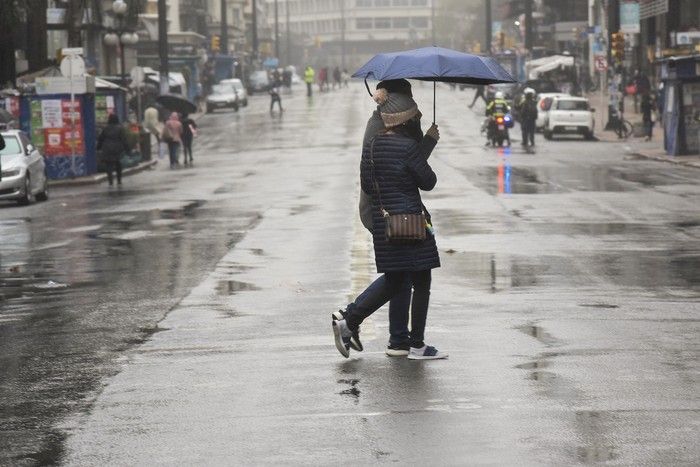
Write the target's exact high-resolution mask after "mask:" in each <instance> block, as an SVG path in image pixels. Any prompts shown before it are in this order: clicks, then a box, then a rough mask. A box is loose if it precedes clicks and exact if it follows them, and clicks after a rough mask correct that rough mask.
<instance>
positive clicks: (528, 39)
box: [525, 0, 532, 53]
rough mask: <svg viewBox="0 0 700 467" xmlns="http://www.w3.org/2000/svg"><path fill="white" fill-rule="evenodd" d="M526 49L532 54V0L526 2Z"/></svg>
mask: <svg viewBox="0 0 700 467" xmlns="http://www.w3.org/2000/svg"><path fill="white" fill-rule="evenodd" d="M525 49H526V50H527V51H529V52H530V53H532V0H525Z"/></svg>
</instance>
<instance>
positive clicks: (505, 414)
mask: <svg viewBox="0 0 700 467" xmlns="http://www.w3.org/2000/svg"><path fill="white" fill-rule="evenodd" d="M415 94H416V99H417V100H418V102H419V105H420V106H421V109H422V111H423V114H424V115H425V117H424V119H425V122H424V127H426V126H427V121H428V120H429V118H430V114H431V111H430V107H431V106H432V86H430V85H423V86H420V85H419V87H417V89H415ZM471 96H472V95H471V93H470V92H459V91H454V92H452V91H450V90H449V89H448V88H447V87H439V89H438V96H437V99H438V101H437V121H438V123H439V124H440V129H441V135H442V138H441V140H440V142H439V144H438V147H437V148H436V150H435V152H434V153H433V156H432V157H431V164H432V166H433V168H434V169H435V171H436V172H437V174H438V185H437V187H436V189H435V190H434V191H433V192H431V193H428V194H426V195H425V197H424V198H425V202H426V204H427V206H428V207H429V209H430V210H431V213H432V214H433V217H434V221H435V227H436V230H437V235H438V246H439V248H440V253H441V258H442V263H443V267H442V268H440V269H439V270H436V271H435V273H434V276H433V288H432V292H433V293H432V300H431V309H430V314H429V319H428V329H427V332H426V335H427V339H428V342H429V343H430V344H431V345H435V346H437V347H438V348H440V349H441V350H444V351H447V352H448V353H449V354H450V358H449V359H448V360H445V361H435V362H410V361H407V360H405V359H390V358H388V357H386V356H384V354H383V349H384V345H385V342H386V339H387V334H388V327H387V319H386V311H385V309H382V310H380V311H379V312H377V313H376V314H375V315H373V316H372V318H371V319H370V320H368V321H367V322H365V323H364V325H363V327H362V334H363V341H364V344H365V348H366V350H365V351H364V352H363V353H361V354H360V353H352V354H351V358H350V359H347V360H346V359H344V358H342V357H341V356H340V355H339V354H338V353H337V351H336V350H335V346H334V345H333V340H332V335H331V331H330V323H329V321H330V316H329V314H330V313H331V312H333V311H335V310H336V309H337V308H338V307H341V306H344V305H345V303H346V302H347V300H348V299H349V298H350V297H351V296H354V295H355V294H357V293H358V292H360V291H361V290H362V289H363V288H364V286H365V285H366V284H367V283H368V281H370V280H372V279H373V278H374V277H375V272H374V268H373V261H372V257H371V244H370V242H369V240H370V239H369V238H368V235H367V234H366V232H365V231H364V230H363V229H362V227H361V225H360V223H359V219H358V218H357V215H356V205H357V192H358V189H359V187H358V181H357V172H358V161H359V141H360V139H361V137H362V133H363V131H364V124H365V122H366V119H367V117H368V115H369V114H370V112H371V110H372V101H371V100H370V99H369V97H368V96H367V94H366V91H365V89H364V86H363V85H362V84H361V83H353V85H352V87H351V88H350V89H347V90H342V91H336V92H331V93H327V94H323V95H321V94H319V93H316V94H315V95H314V97H313V99H312V100H307V99H306V97H305V96H304V95H303V90H301V89H298V88H297V89H295V93H294V95H293V96H283V104H284V106H285V112H284V114H283V115H280V114H279V113H275V114H272V115H271V114H270V113H269V112H268V111H267V110H268V104H269V100H268V98H267V97H266V96H254V97H253V99H252V100H251V103H250V106H249V107H248V108H246V109H242V110H241V112H239V113H238V114H235V113H232V112H224V111H221V112H218V113H216V114H214V115H206V116H204V117H203V118H202V119H201V120H200V121H199V123H200V127H201V132H200V134H201V135H202V137H201V138H200V139H199V140H198V141H197V146H196V148H195V159H196V160H195V166H194V167H191V168H187V169H182V170H177V171H170V170H169V169H167V168H166V167H165V164H162V163H161V164H159V165H158V166H157V167H156V169H155V170H151V171H147V172H143V173H140V174H137V175H134V176H131V177H128V178H126V179H125V187H124V188H123V189H122V190H111V191H110V190H108V189H107V187H106V186H104V185H95V186H87V187H61V188H56V189H54V190H53V192H52V193H51V199H50V201H49V202H47V203H40V204H36V205H33V206H30V207H16V206H14V205H11V204H7V205H5V204H3V205H0V238H1V239H2V243H1V244H2V247H1V249H0V465H12V466H15V465H19V466H22V465H76V466H83V465H90V466H92V465H143V466H150V465H280V464H281V465H300V466H302V465H303V466H306V465H334V464H338V463H341V462H342V463H345V462H347V463H354V464H357V465H375V464H385V463H386V464H389V463H393V464H397V463H398V464H399V465H401V464H407V463H409V462H410V463H413V464H424V465H553V466H555V465H556V466H560V465H585V464H592V463H601V462H605V463H606V465H697V460H698V459H700V448H699V447H698V444H697V439H699V438H700V416H699V415H700V403H699V402H700V396H698V394H700V391H699V389H700V385H699V384H698V383H699V381H698V380H699V374H700V373H699V364H698V356H699V355H698V352H699V347H700V346H699V344H698V339H697V336H698V331H699V330H700V326H699V315H698V311H699V310H700V305H698V295H699V294H700V263H699V262H698V256H699V248H698V238H699V237H700V216H698V214H699V211H700V208H698V198H699V196H698V195H699V194H700V188H698V184H697V180H698V177H699V176H700V171H697V170H695V169H689V168H685V167H680V166H674V165H669V164H663V163H660V162H655V161H648V160H645V159H641V158H637V157H634V156H630V155H626V154H625V150H624V147H623V145H621V144H619V143H607V142H602V141H601V142H584V141H582V140H579V139H578V138H575V137H572V138H560V139H556V140H555V141H552V142H549V141H544V140H543V139H542V138H541V137H539V139H538V144H537V146H536V149H535V150H534V151H525V150H523V149H522V148H520V147H519V145H518V144H517V143H519V138H518V135H517V132H515V133H514V134H513V137H514V140H516V141H515V143H516V144H514V147H513V148H511V149H495V148H485V147H483V138H482V137H481V136H480V135H479V134H478V128H479V121H480V117H479V116H478V115H477V114H476V113H475V112H472V111H469V110H466V108H465V102H467V103H468V102H471ZM476 109H477V108H476V107H475V110H476Z"/></svg>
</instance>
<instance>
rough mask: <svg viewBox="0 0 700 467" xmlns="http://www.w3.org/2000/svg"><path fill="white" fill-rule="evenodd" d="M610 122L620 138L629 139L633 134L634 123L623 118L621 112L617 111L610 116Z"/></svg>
mask: <svg viewBox="0 0 700 467" xmlns="http://www.w3.org/2000/svg"><path fill="white" fill-rule="evenodd" d="M610 123H611V126H612V127H613V131H615V134H616V135H617V137H618V138H620V139H627V138H629V137H630V136H632V124H631V123H630V122H629V120H625V119H624V118H622V114H620V113H619V112H617V111H616V112H615V113H613V114H612V115H611V116H610Z"/></svg>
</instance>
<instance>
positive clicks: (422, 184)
mask: <svg viewBox="0 0 700 467" xmlns="http://www.w3.org/2000/svg"><path fill="white" fill-rule="evenodd" d="M372 141H374V173H375V176H376V179H377V183H378V185H379V189H380V191H381V198H382V204H383V206H384V209H386V210H387V211H388V212H389V213H390V214H405V213H420V212H421V209H422V206H423V202H422V200H421V197H420V192H419V190H426V191H428V190H432V189H433V187H435V183H436V182H437V176H436V175H435V172H433V169H432V168H431V167H430V165H429V164H428V161H427V160H426V159H425V157H424V156H421V154H420V151H419V144H418V141H415V140H413V139H411V138H408V137H406V136H401V135H392V134H390V135H378V136H375V137H374V138H373V139H370V141H367V142H366V143H365V145H364V147H363V149H362V162H361V163H360V180H361V184H362V190H363V191H364V192H365V193H369V194H371V195H372V224H373V227H374V228H373V229H372V238H373V240H374V256H375V260H376V263H377V271H378V272H380V273H383V272H398V271H423V270H426V269H432V268H437V267H440V257H439V255H438V251H437V246H436V244H435V237H434V236H433V235H430V234H428V238H427V239H426V240H425V242H423V243H422V244H420V245H394V244H390V243H388V242H387V241H386V238H385V235H384V219H383V217H382V213H381V211H380V208H379V196H377V192H376V190H375V188H374V184H373V182H372V166H371V163H370V159H371V154H370V153H371V146H372Z"/></svg>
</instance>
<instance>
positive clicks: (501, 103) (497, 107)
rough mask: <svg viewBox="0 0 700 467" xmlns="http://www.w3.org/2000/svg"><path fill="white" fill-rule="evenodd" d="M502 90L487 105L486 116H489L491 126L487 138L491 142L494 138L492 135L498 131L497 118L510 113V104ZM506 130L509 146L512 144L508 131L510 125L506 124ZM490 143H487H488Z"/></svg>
mask: <svg viewBox="0 0 700 467" xmlns="http://www.w3.org/2000/svg"><path fill="white" fill-rule="evenodd" d="M503 97H504V96H503V93H502V92H500V91H499V92H497V93H496V94H495V95H494V98H493V100H492V101H491V102H489V105H487V106H486V116H487V117H489V127H488V134H487V138H488V140H489V142H491V140H492V136H493V134H494V132H495V131H496V119H497V118H498V117H504V116H505V115H506V114H509V113H510V106H509V105H508V102H506V100H505V99H504V98H503ZM504 127H505V132H506V141H507V142H508V146H510V134H509V133H508V125H504ZM488 144H489V143H487V145H488Z"/></svg>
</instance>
